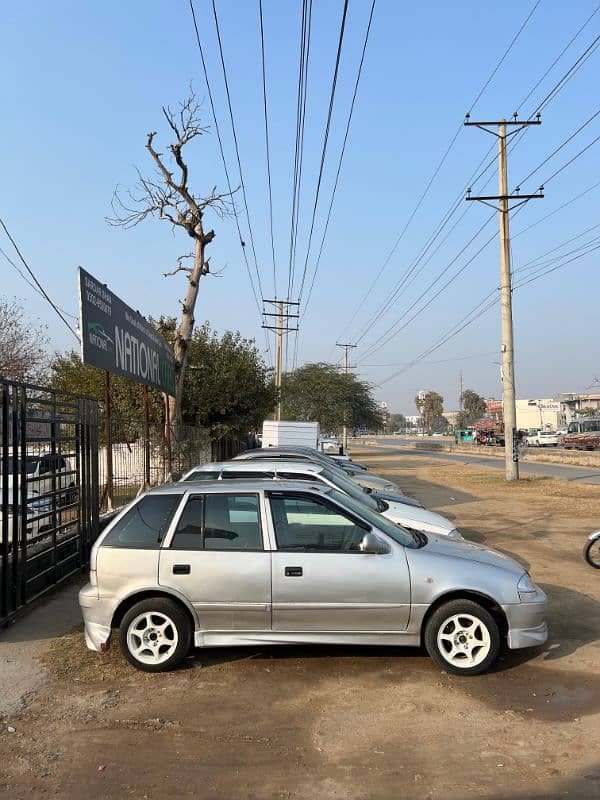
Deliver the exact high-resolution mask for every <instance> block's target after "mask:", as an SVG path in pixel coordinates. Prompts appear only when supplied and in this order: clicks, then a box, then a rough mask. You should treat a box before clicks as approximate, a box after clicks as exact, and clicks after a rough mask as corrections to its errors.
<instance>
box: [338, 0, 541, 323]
mask: <svg viewBox="0 0 600 800" xmlns="http://www.w3.org/2000/svg"><path fill="white" fill-rule="evenodd" d="M540 2H541V0H537V2H535V3H534V5H533V6H532V8H531V10H530V11H529V13H528V15H527V16H526V18H525V20H524V21H523V23H522V24H521V26H520V28H519V29H518V31H517V32H516V34H515V35H514V36H513V38H512V40H511V42H510V44H509V45H508V46H507V48H506V50H505V51H504V53H503V54H502V56H501V57H500V59H499V60H498V62H497V63H496V65H495V67H494V68H493V70H492V72H491V73H490V75H489V77H488V79H487V80H486V82H485V83H484V85H483V86H482V88H481V89H480V90H479V92H478V93H477V95H476V97H475V99H474V100H473V102H472V103H471V106H470V108H469V111H468V113H471V111H473V109H474V107H475V106H476V104H477V103H478V101H479V100H480V99H481V97H482V96H483V94H484V93H485V91H486V89H487V88H488V86H489V85H490V83H491V81H492V80H493V78H494V76H495V75H496V73H497V72H498V70H499V69H500V67H501V66H502V64H503V62H504V61H505V59H506V57H507V56H508V54H509V53H510V51H511V50H512V48H513V47H514V45H515V44H516V42H517V40H518V39H519V37H520V35H521V33H522V32H523V30H524V29H525V27H526V26H527V24H528V22H529V20H530V19H531V17H532V16H533V14H534V12H535V11H536V9H537V7H538V6H539V4H540ZM462 128H463V123H462V120H461V122H460V124H459V126H458V127H457V129H456V132H455V133H454V135H453V137H452V138H451V140H450V143H449V144H448V146H447V148H446V150H445V151H444V154H443V156H442V158H441V160H440V161H439V163H438V164H437V166H436V168H435V169H434V171H433V174H432V175H431V177H430V179H429V181H428V182H427V184H426V186H425V188H424V190H423V192H422V193H421V195H420V196H419V199H418V200H417V203H416V205H415V206H414V208H413V210H412V211H411V213H410V215H409V218H408V220H407V221H406V223H405V224H404V227H403V228H402V230H401V232H400V234H399V235H398V237H397V239H396V241H395V242H394V244H393V246H392V248H391V250H390V252H389V253H388V255H387V256H386V258H385V260H384V262H383V264H382V266H381V267H380V269H379V271H378V272H377V274H376V275H375V278H374V279H373V281H372V282H371V284H370V285H369V288H368V289H367V292H366V294H365V295H364V296H363V298H362V299H361V302H360V303H359V305H358V307H357V309H356V311H355V312H354V313H353V314H352V317H351V321H350V322H349V323H348V324H347V325H346V327H345V328H344V330H343V332H342V334H341V335H342V336H343V334H344V333H345V332H346V331H347V329H348V328H349V326H350V324H351V322H352V321H353V320H354V319H355V317H356V314H357V313H358V311H359V309H360V308H361V307H362V306H364V304H365V302H366V300H367V299H368V298H369V297H370V295H371V293H372V291H373V289H374V287H375V285H376V284H377V282H378V281H379V279H380V277H381V275H382V274H383V272H384V271H385V269H386V268H387V266H388V264H389V263H390V261H391V259H392V257H393V256H394V253H395V252H396V250H397V248H398V246H399V244H400V242H401V241H402V239H403V238H404V235H405V233H406V231H407V230H408V228H409V226H410V224H411V222H412V221H413V219H414V217H415V216H416V214H417V212H418V210H419V208H420V207H421V205H422V203H423V201H424V200H425V198H426V196H427V194H428V193H429V190H430V189H431V186H432V184H433V183H434V181H435V179H436V178H437V176H438V174H439V172H440V170H441V169H442V167H443V165H444V163H445V162H446V160H447V158H448V156H449V154H450V152H451V150H452V148H453V147H454V144H455V142H456V140H457V139H458V136H459V134H460V132H461V130H462ZM492 149H493V145H492V146H491V147H490V148H489V150H488V152H487V153H486V154H485V156H484V157H483V159H482V161H481V162H480V164H479V166H481V164H482V163H483V162H484V161H485V160H486V159H487V157H488V155H489V153H490V152H491V151H492ZM492 163H495V159H494V161H493V162H492ZM479 166H478V167H477V168H476V169H475V173H477V170H478V169H479ZM475 173H474V174H475ZM473 180H474V179H473V176H471V179H470V180H469V182H468V183H467V186H468V185H470V184H471V183H473ZM463 195H464V191H462V192H461V193H460V195H459V200H460V202H459V203H458V204H457V206H456V209H457V208H458V207H459V205H460V203H461V202H462V197H463ZM452 206H454V203H453V204H452ZM452 206H451V208H452ZM456 209H454V210H453V211H452V212H451V213H450V216H449V217H448V212H447V214H446V215H445V216H447V217H448V219H447V220H446V223H447V222H448V221H449V219H450V218H451V217H452V216H453V215H454V213H456ZM446 223H444V225H445V224H446ZM444 225H442V228H441V229H439V231H438V234H437V235H439V233H441V230H443V227H444ZM437 235H436V236H435V237H434V241H435V238H437ZM409 274H410V273H409ZM389 303H390V301H389V300H388V306H387V307H389ZM378 318H379V316H378V317H377V319H378ZM375 321H376V320H375ZM375 321H374V322H375ZM374 322H373V323H370V324H369V325H368V328H370V327H371V326H372V325H373V324H374ZM365 335H366V332H365V333H363V336H365Z"/></svg>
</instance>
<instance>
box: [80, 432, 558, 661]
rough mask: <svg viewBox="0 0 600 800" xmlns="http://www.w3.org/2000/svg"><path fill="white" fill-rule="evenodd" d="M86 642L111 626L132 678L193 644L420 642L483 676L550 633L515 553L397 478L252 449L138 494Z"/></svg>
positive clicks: (100, 575)
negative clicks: (499, 549)
mask: <svg viewBox="0 0 600 800" xmlns="http://www.w3.org/2000/svg"><path fill="white" fill-rule="evenodd" d="M80 604H81V608H82V612H83V616H84V621H85V637H86V642H87V645H88V647H89V648H90V649H92V650H96V651H98V652H104V651H105V650H106V649H107V647H108V646H109V644H110V641H111V635H112V631H113V630H115V631H118V639H119V643H120V646H121V650H122V652H123V654H124V656H125V658H127V659H128V660H129V661H130V662H131V663H132V664H133V665H134V666H135V667H137V668H139V669H142V670H146V671H149V672H159V671H163V670H168V669H172V668H174V667H176V666H177V665H178V664H179V663H180V662H181V661H182V660H183V659H184V658H185V657H186V655H187V654H188V652H189V651H190V649H191V647H192V646H195V647H218V646H239V645H252V646H256V645H257V644H260V643H263V644H269V645H274V644H299V643H309V642H313V643H327V644H331V643H339V644H371V645H379V644H392V645H409V646H420V645H424V646H425V647H426V649H427V651H428V653H429V654H430V656H431V657H432V658H433V660H434V661H435V662H436V663H437V664H438V665H439V666H440V667H441V668H442V669H444V670H446V671H448V672H452V673H455V674H459V675H472V674H478V673H480V672H483V671H485V670H486V669H487V668H488V667H490V666H491V664H492V663H493V662H494V661H495V659H496V658H497V656H498V654H499V652H500V649H501V647H502V646H503V645H504V644H507V645H508V647H509V648H521V647H529V646H533V645H537V644H542V643H543V642H544V641H545V640H546V637H547V627H546V621H545V605H546V597H545V595H544V593H543V591H542V590H541V589H540V588H539V587H537V586H536V584H535V583H534V582H533V581H532V579H531V578H530V576H529V574H528V573H527V572H525V570H524V569H523V567H522V566H521V565H519V564H518V563H517V562H516V561H514V560H513V559H511V558H509V557H508V556H505V555H502V554H500V553H496V552H494V551H493V550H490V549H489V548H486V547H484V546H482V545H478V544H475V543H473V542H468V541H465V539H463V537H462V536H461V535H460V533H459V532H458V531H457V530H456V529H455V527H454V525H453V523H452V522H450V521H449V520H446V519H444V518H443V517H441V516H440V515H438V514H434V513H433V512H429V511H427V510H426V509H424V508H422V506H421V505H420V504H419V503H418V502H417V501H415V500H412V499H411V498H408V497H407V496H406V495H404V494H402V492H401V487H400V486H398V485H397V484H396V483H393V482H391V481H389V480H386V479H384V478H381V477H379V476H377V475H375V474H373V473H371V472H369V471H368V470H367V469H365V468H364V466H362V465H360V464H356V463H355V462H353V461H351V460H350V459H348V458H347V457H346V458H339V457H337V458H334V457H332V456H329V455H327V454H325V453H323V452H320V451H318V450H316V449H310V448H303V447H272V448H264V449H257V450H251V451H248V452H245V453H243V454H241V455H240V456H238V457H236V458H235V459H233V460H231V461H228V462H222V463H218V464H200V465H198V466H197V467H195V468H194V469H193V470H191V471H190V472H188V474H187V475H185V476H184V478H183V479H182V480H181V481H180V482H179V483H177V484H173V485H169V486H161V487H157V488H156V489H153V490H151V491H150V492H147V493H145V494H143V495H141V496H140V497H138V498H136V500H135V501H133V502H132V503H131V504H130V505H129V506H127V507H126V508H125V509H123V511H122V512H121V513H120V514H119V515H118V516H117V517H116V518H115V519H114V520H113V521H112V523H111V524H109V525H108V526H107V528H106V529H105V531H104V532H103V533H102V534H101V535H100V536H99V538H98V540H97V541H96V543H95V544H94V547H93V549H92V553H91V559H90V581H89V583H88V584H87V585H86V586H84V587H83V589H82V590H81V592H80Z"/></svg>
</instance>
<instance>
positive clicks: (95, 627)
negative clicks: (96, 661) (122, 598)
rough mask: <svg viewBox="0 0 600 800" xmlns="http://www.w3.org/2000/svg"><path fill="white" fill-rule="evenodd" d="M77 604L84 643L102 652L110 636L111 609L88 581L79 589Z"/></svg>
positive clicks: (91, 648)
mask: <svg viewBox="0 0 600 800" xmlns="http://www.w3.org/2000/svg"><path fill="white" fill-rule="evenodd" d="M79 606H80V608H81V613H82V615H83V622H84V630H85V643H86V645H87V646H88V647H89V649H90V650H95V651H96V652H97V653H103V652H104V651H105V650H106V648H107V646H108V640H109V638H110V631H111V627H110V623H111V619H112V609H111V608H110V606H109V603H108V601H107V600H106V599H105V598H102V597H98V590H97V588H96V587H95V586H92V585H91V584H90V583H86V585H85V586H83V587H82V589H81V590H80V591H79Z"/></svg>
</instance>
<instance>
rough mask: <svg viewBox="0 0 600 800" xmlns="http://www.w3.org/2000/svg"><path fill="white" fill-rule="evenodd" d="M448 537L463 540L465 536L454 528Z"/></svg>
mask: <svg viewBox="0 0 600 800" xmlns="http://www.w3.org/2000/svg"><path fill="white" fill-rule="evenodd" d="M446 536H447V537H448V539H462V538H463V535H462V533H461V532H460V531H459V530H458V529H457V528H452V530H451V531H450V533H447V534H446Z"/></svg>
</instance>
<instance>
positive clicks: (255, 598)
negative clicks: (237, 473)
mask: <svg viewBox="0 0 600 800" xmlns="http://www.w3.org/2000/svg"><path fill="white" fill-rule="evenodd" d="M268 550H269V548H268V546H267V548H266V549H265V541H264V537H263V514H262V509H261V497H260V494H259V493H256V492H254V493H253V492H243V491H239V492H236V491H234V490H233V489H232V491H231V492H218V493H209V492H206V493H194V494H190V496H189V498H188V501H187V503H186V504H185V506H184V508H183V510H182V512H181V515H180V517H179V520H178V522H177V524H176V526H175V529H174V530H173V531H172V533H171V535H170V536H169V537H168V538H167V540H166V541H165V545H164V547H163V548H162V550H161V553H160V561H159V571H158V572H159V579H158V580H159V583H160V584H161V586H165V587H172V588H174V589H176V590H177V591H178V592H181V594H183V595H184V596H185V597H187V599H188V600H189V601H190V602H191V603H192V605H193V606H194V608H195V610H196V613H197V615H198V619H199V621H200V628H201V629H202V630H203V631H207V632H215V633H218V632H219V631H223V632H231V631H232V630H236V631H264V630H270V628H271V554H270V552H268Z"/></svg>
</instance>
